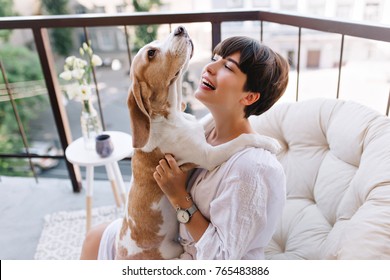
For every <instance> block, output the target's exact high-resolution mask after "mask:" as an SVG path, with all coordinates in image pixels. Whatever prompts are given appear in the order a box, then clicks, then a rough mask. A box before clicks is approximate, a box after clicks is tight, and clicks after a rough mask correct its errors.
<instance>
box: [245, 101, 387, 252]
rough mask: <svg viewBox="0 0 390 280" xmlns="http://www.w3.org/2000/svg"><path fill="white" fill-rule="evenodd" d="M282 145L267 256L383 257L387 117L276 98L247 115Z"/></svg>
mask: <svg viewBox="0 0 390 280" xmlns="http://www.w3.org/2000/svg"><path fill="white" fill-rule="evenodd" d="M251 122H252V125H253V126H254V128H255V129H256V130H257V131H258V132H259V133H261V134H264V135H268V136H271V137H274V138H276V139H278V140H279V142H280V143H281V145H282V151H281V152H280V153H279V154H278V158H279V160H280V162H281V163H282V165H283V167H284V169H285V173H286V176H287V202H286V206H285V209H284V213H283V217H282V219H281V221H279V224H278V227H277V229H276V232H275V234H274V236H273V239H272V241H271V243H270V245H269V246H268V248H267V251H266V256H267V258H269V259H390V118H388V117H386V116H383V115H380V114H379V113H377V112H375V111H373V110H371V109H369V108H367V107H365V106H363V105H359V104H357V103H354V102H351V101H341V100H324V99H321V100H319V99H315V100H309V101H302V102H297V103H281V104H278V105H276V106H274V108H272V109H271V110H270V111H268V112H267V113H265V114H264V115H262V116H259V117H254V118H253V117H252V118H251Z"/></svg>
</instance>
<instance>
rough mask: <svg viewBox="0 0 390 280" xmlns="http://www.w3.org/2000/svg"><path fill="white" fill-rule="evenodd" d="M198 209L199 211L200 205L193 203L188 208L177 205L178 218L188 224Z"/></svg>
mask: <svg viewBox="0 0 390 280" xmlns="http://www.w3.org/2000/svg"><path fill="white" fill-rule="evenodd" d="M196 211H198V207H196V205H195V204H192V206H191V207H190V208H187V209H181V208H180V207H177V209H176V217H177V220H178V221H179V222H180V223H182V224H186V223H188V222H189V221H190V219H191V217H192V215H194V213H195V212H196Z"/></svg>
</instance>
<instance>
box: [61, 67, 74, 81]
mask: <svg viewBox="0 0 390 280" xmlns="http://www.w3.org/2000/svg"><path fill="white" fill-rule="evenodd" d="M60 78H61V79H64V80H65V81H70V80H71V79H72V71H69V70H68V71H64V72H62V73H61V74H60Z"/></svg>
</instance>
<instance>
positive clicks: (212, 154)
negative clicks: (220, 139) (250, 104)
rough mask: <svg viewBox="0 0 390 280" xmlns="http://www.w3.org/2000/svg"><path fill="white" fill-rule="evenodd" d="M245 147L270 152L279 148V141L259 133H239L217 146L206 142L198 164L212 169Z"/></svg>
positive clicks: (275, 151)
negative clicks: (201, 159) (203, 158)
mask: <svg viewBox="0 0 390 280" xmlns="http://www.w3.org/2000/svg"><path fill="white" fill-rule="evenodd" d="M246 147H256V148H263V149H265V150H268V151H270V152H271V153H277V152H278V150H279V149H280V145H279V143H278V142H277V141H276V140H275V139H273V138H270V137H267V136H263V135H259V134H241V135H240V136H238V137H237V138H235V139H233V140H231V141H229V142H226V143H224V144H221V145H218V146H211V145H209V144H207V146H205V150H206V152H205V153H203V155H204V156H205V160H204V162H203V163H201V164H200V165H201V166H203V167H205V168H207V169H208V170H212V169H214V168H215V167H217V166H218V165H221V164H222V163H223V162H224V161H226V160H228V159H229V158H230V157H231V156H233V155H234V154H235V153H237V152H239V151H241V150H243V149H244V148H246Z"/></svg>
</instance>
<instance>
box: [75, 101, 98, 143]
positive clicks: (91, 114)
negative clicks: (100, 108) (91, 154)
mask: <svg viewBox="0 0 390 280" xmlns="http://www.w3.org/2000/svg"><path fill="white" fill-rule="evenodd" d="M81 104H82V110H81V117H80V122H81V132H82V134H83V138H84V144H85V148H86V149H87V150H95V141H96V140H95V139H96V136H98V135H99V134H101V133H102V124H101V122H100V117H99V115H98V113H97V111H96V110H95V108H94V107H93V105H92V102H91V99H90V98H88V99H84V100H82V103H81Z"/></svg>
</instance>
